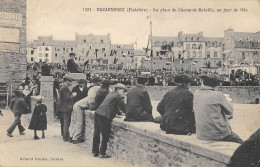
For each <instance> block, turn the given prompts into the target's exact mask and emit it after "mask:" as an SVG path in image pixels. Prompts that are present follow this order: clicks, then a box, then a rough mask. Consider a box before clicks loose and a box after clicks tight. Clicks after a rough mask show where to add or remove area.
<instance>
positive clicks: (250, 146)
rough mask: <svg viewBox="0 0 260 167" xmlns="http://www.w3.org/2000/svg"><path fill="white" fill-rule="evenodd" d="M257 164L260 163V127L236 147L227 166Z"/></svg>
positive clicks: (247, 166) (244, 166)
mask: <svg viewBox="0 0 260 167" xmlns="http://www.w3.org/2000/svg"><path fill="white" fill-rule="evenodd" d="M257 165H260V129H258V130H257V131H256V132H255V133H254V134H252V135H251V136H250V137H249V139H247V140H246V141H244V142H243V143H242V144H241V145H240V146H239V147H238V148H237V149H236V151H235V152H234V154H233V155H232V157H231V158H230V161H229V164H228V165H227V166H228V167H257Z"/></svg>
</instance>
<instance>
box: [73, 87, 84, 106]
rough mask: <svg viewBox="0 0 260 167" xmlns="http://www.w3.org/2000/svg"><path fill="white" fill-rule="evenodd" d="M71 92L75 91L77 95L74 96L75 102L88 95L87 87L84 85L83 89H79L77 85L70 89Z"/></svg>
mask: <svg viewBox="0 0 260 167" xmlns="http://www.w3.org/2000/svg"><path fill="white" fill-rule="evenodd" d="M72 92H76V93H77V95H76V96H75V97H74V102H75V103H76V102H77V101H80V100H81V99H83V98H85V97H87V96H88V88H87V87H86V86H83V91H81V90H80V89H79V85H77V86H75V87H74V88H73V89H72Z"/></svg>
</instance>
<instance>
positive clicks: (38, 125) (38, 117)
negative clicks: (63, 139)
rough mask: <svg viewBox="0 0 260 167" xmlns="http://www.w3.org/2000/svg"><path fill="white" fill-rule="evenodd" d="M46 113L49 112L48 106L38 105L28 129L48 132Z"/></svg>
mask: <svg viewBox="0 0 260 167" xmlns="http://www.w3.org/2000/svg"><path fill="white" fill-rule="evenodd" d="M46 112H47V107H46V105H44V104H36V105H35V108H34V111H33V114H32V119H31V121H30V124H29V127H28V129H31V130H46V129H47V116H46Z"/></svg>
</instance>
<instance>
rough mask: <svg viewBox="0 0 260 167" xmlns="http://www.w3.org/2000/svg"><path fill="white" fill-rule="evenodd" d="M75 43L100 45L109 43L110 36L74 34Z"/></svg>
mask: <svg viewBox="0 0 260 167" xmlns="http://www.w3.org/2000/svg"><path fill="white" fill-rule="evenodd" d="M76 41H77V43H79V44H82V43H91V44H102V43H106V44H107V43H110V41H111V40H110V34H107V35H94V34H88V35H78V34H76Z"/></svg>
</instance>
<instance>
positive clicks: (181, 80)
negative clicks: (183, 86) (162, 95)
mask: <svg viewBox="0 0 260 167" xmlns="http://www.w3.org/2000/svg"><path fill="white" fill-rule="evenodd" d="M174 82H176V83H190V82H192V79H191V77H189V76H188V75H185V74H181V75H177V76H176V77H175V78H174Z"/></svg>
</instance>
